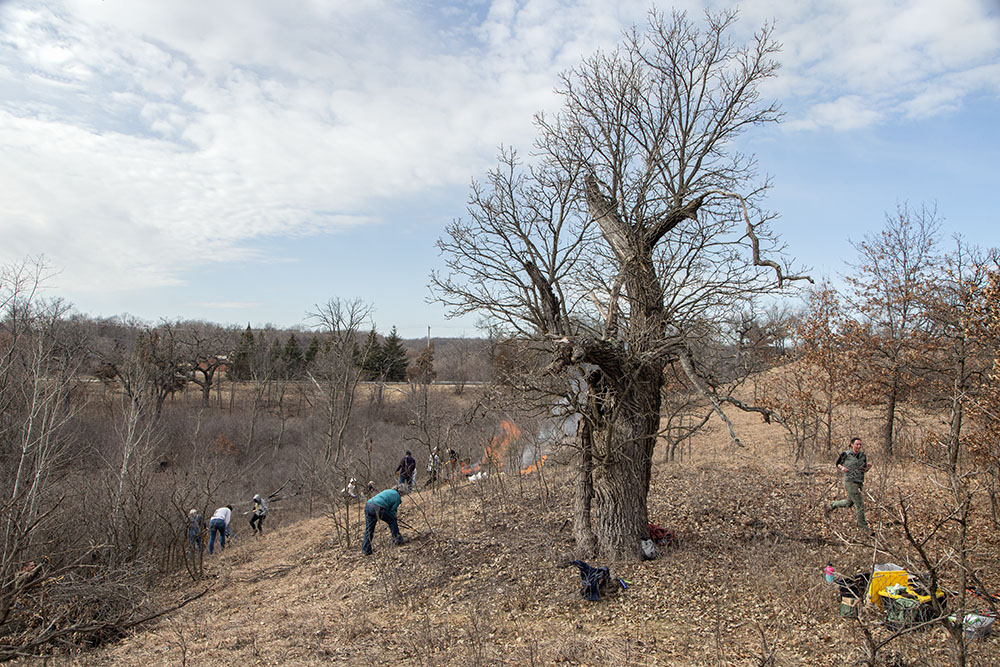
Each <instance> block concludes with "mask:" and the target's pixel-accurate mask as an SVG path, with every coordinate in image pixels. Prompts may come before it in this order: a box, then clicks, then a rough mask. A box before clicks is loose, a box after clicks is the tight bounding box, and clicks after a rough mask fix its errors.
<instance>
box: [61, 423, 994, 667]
mask: <svg viewBox="0 0 1000 667" xmlns="http://www.w3.org/2000/svg"><path fill="white" fill-rule="evenodd" d="M747 426H748V428H747V429H745V430H744V432H743V433H744V434H746V435H747V441H748V442H749V443H750V444H749V445H748V446H747V447H746V448H745V449H734V448H733V447H732V446H731V445H729V444H725V438H724V435H723V432H722V430H721V429H715V430H712V431H709V432H707V433H705V434H704V435H702V436H700V437H699V441H698V442H696V443H695V444H694V446H693V448H692V451H693V452H694V453H693V454H689V455H687V457H686V458H685V460H683V461H680V462H674V463H670V464H667V463H662V462H659V461H658V462H657V464H656V466H655V471H654V472H655V474H654V481H653V486H652V491H651V494H650V509H651V517H652V519H653V520H654V521H655V522H657V523H659V524H661V525H663V526H664V527H666V528H669V529H671V530H673V531H674V532H675V533H676V535H677V537H678V540H679V544H678V545H677V546H676V547H675V548H672V549H670V550H668V551H666V552H665V553H663V554H662V555H661V557H660V558H659V559H658V560H655V561H651V562H647V563H640V562H627V563H603V562H596V561H592V564H594V565H610V566H611V569H612V574H613V576H615V577H622V578H624V579H627V580H629V581H630V582H631V585H630V586H629V588H628V590H626V591H618V592H616V593H614V594H611V595H609V596H607V597H606V598H605V599H603V600H601V601H599V602H587V601H585V600H583V599H582V598H581V597H580V595H579V587H580V579H579V574H578V571H577V569H576V568H575V567H572V566H571V567H566V561H568V560H569V559H571V558H572V557H575V556H574V554H573V553H572V549H573V542H572V537H571V533H572V530H571V523H570V520H569V519H570V516H571V514H570V502H571V489H570V481H569V478H570V475H569V472H570V469H569V467H566V466H560V465H559V464H552V465H547V466H546V467H545V468H543V470H542V473H541V475H539V474H537V473H536V474H534V475H530V476H503V477H499V478H493V479H490V480H487V481H486V482H485V483H477V484H469V483H464V484H462V485H458V486H455V487H445V488H443V489H440V490H436V491H433V492H432V491H428V490H421V491H420V492H418V493H415V494H413V495H411V496H408V497H406V498H405V499H404V501H403V506H402V507H401V510H400V517H401V518H402V519H404V520H406V521H407V522H409V523H410V524H411V525H412V526H413V529H404V531H403V532H404V535H407V536H408V537H410V538H412V539H411V541H410V542H408V543H407V544H404V545H403V546H401V547H393V546H392V545H391V544H390V543H389V540H388V531H387V529H386V527H385V525H384V524H380V525H379V528H378V530H377V532H376V543H375V554H374V555H373V556H370V557H367V558H363V557H362V556H361V555H360V548H359V543H360V538H361V532H362V530H361V528H362V526H360V525H359V524H358V517H359V514H358V510H357V508H355V510H354V513H352V516H351V521H352V529H351V535H350V546H348V545H347V544H346V542H345V541H344V540H338V539H337V536H336V532H335V531H334V529H333V527H332V521H331V520H330V519H329V518H316V519H310V520H304V521H300V522H297V523H291V524H288V525H283V526H280V527H279V528H277V529H275V530H269V532H268V534H266V535H265V536H263V537H262V538H259V539H256V540H253V539H246V537H245V536H244V537H243V539H240V540H237V541H236V542H235V543H234V544H233V545H232V547H231V548H230V549H227V550H226V552H225V553H224V554H222V555H218V554H217V555H215V556H213V557H211V558H208V557H206V574H207V577H206V579H205V580H203V581H201V582H191V581H190V578H187V579H185V577H186V575H182V574H178V575H177V576H176V578H175V579H174V580H173V581H171V582H168V583H167V584H166V585H165V586H164V588H163V591H162V599H161V600H159V601H158V602H160V603H162V604H167V603H168V602H170V601H175V600H178V599H181V598H182V597H183V596H185V595H190V594H192V593H196V592H199V591H201V590H202V589H204V588H205V587H206V586H207V587H209V588H210V590H209V592H208V593H207V594H206V595H205V596H203V597H202V598H200V599H198V600H196V601H195V602H192V603H191V604H189V605H187V606H186V607H184V608H183V609H180V610H178V611H176V612H174V613H173V614H171V615H169V616H167V617H164V618H161V619H159V620H157V621H156V622H154V623H153V624H150V625H149V626H147V627H145V628H143V629H140V630H138V631H137V632H136V633H135V634H134V635H133V636H131V637H128V638H126V639H124V640H122V641H120V642H118V643H116V644H114V645H112V646H108V647H105V648H103V649H100V650H96V651H93V652H89V653H84V654H78V655H75V656H72V657H67V658H66V659H65V662H67V663H70V664H77V665H111V664H114V665H146V666H148V665H161V664H162V665H180V664H190V665H203V664H205V665H207V664H212V665H240V666H246V665H320V664H323V665H326V664H343V665H390V664H395V665H399V664H405V665H450V664H474V665H488V664H510V665H533V664H586V665H625V664H628V665H704V664H721V665H756V664H776V665H800V664H806V663H808V664H811V665H817V666H818V665H843V664H848V663H850V662H851V661H852V660H853V659H856V658H858V657H860V656H861V651H862V645H863V641H862V637H861V633H860V632H859V629H858V626H857V623H856V622H850V621H845V620H843V619H841V618H840V617H839V596H838V595H837V593H836V592H835V591H834V590H833V589H832V588H831V587H830V586H828V585H827V584H825V582H824V581H823V577H822V569H823V567H824V566H825V565H826V563H827V561H832V562H833V563H834V564H835V566H836V567H837V569H838V570H840V571H842V572H846V573H853V572H856V571H861V570H863V569H870V567H871V563H873V562H879V563H881V562H886V561H887V560H890V558H895V557H898V556H890V555H888V554H886V553H885V552H884V551H882V550H881V549H879V550H876V549H875V548H874V547H873V546H864V545H863V544H861V543H862V542H868V543H869V544H870V543H871V540H870V538H867V537H865V536H862V535H861V534H859V533H857V532H856V531H853V530H851V528H850V523H851V521H850V517H849V515H848V513H847V512H843V513H840V514H834V515H832V516H831V517H829V518H824V516H823V514H822V512H821V510H820V507H821V503H822V502H823V501H825V500H830V499H832V498H833V497H835V496H836V495H837V494H839V493H840V491H841V489H840V486H839V484H838V483H837V478H836V477H835V476H834V475H833V474H832V466H830V465H829V464H828V463H825V464H824V465H823V466H822V468H821V469H812V470H811V469H808V468H805V469H804V468H801V467H800V468H795V467H793V466H792V465H791V464H790V463H789V462H788V459H789V457H788V456H787V455H786V453H785V452H782V451H778V450H775V449H774V448H773V447H771V446H770V445H769V444H768V443H769V439H770V438H772V437H776V435H777V434H776V432H775V431H772V430H771V429H772V427H770V426H765V425H756V424H753V423H750V422H748V425H747ZM720 443H722V444H720ZM880 476H881V478H882V481H886V480H887V479H888V480H891V484H889V485H888V486H890V487H891V490H887V488H886V487H887V484H879V483H878V478H879V477H880ZM911 477H912V475H911ZM872 478H873V479H872V482H871V483H870V486H871V487H872V492H874V493H876V494H882V495H883V496H884V497H886V498H887V499H888V500H887V502H891V501H892V497H894V496H895V493H896V489H899V488H908V485H910V484H911V483H912V482H914V481H919V480H916V478H915V477H913V479H911V478H910V477H907V473H905V472H904V471H902V470H894V469H889V468H883V469H882V470H876V471H873V473H872ZM870 517H871V519H870V520H873V525H874V523H875V521H879V522H880V523H879V526H880V527H879V531H880V536H879V538H878V544H879V546H880V547H881V548H887V549H889V550H890V551H893V552H894V553H896V554H898V553H899V551H898V550H899V549H901V548H902V546H901V545H902V538H901V535H900V534H899V533H900V530H899V528H898V527H897V526H894V525H892V524H891V522H890V521H889V519H890V518H891V517H890V515H889V513H888V512H885V511H883V512H877V511H875V510H872V511H871V513H870ZM241 532H243V533H244V534H245V533H247V532H248V531H246V530H243V531H241ZM980 534H981V535H982V540H983V541H984V546H983V548H981V549H980V553H986V554H992V559H993V560H992V561H991V562H984V563H981V564H980V565H981V567H982V568H983V569H982V572H983V576H984V577H985V578H986V583H987V584H988V585H991V586H992V587H993V588H994V590H995V589H996V588H998V587H1000V576H998V573H1000V550H998V545H997V544H996V535H995V531H989V530H987V529H986V528H985V527H984V528H982V530H981V531H980ZM877 619H878V614H877V613H876V612H875V611H874V610H872V609H871V608H867V609H865V610H864V611H863V615H862V620H863V621H865V622H866V624H868V625H870V626H871V627H872V629H873V632H874V633H875V636H876V637H885V636H888V635H887V633H886V631H885V630H884V629H882V628H880V627H877ZM970 650H971V660H970V664H975V665H992V664H998V663H1000V640H998V639H996V638H994V639H991V640H988V641H986V642H981V643H976V644H972V645H971V646H970ZM883 654H886V655H890V656H892V657H893V659H894V660H896V662H895V663H893V664H897V665H903V664H906V665H909V664H930V665H933V664H944V663H946V662H947V655H948V653H947V639H946V637H945V633H944V632H943V631H942V630H941V629H929V630H922V631H920V632H916V633H913V634H911V635H908V636H905V637H902V638H899V639H897V640H895V641H894V642H893V643H892V644H891V645H890V646H889V647H887V648H886V649H884V650H883ZM772 655H773V662H766V661H767V659H768V657H769V656H772Z"/></svg>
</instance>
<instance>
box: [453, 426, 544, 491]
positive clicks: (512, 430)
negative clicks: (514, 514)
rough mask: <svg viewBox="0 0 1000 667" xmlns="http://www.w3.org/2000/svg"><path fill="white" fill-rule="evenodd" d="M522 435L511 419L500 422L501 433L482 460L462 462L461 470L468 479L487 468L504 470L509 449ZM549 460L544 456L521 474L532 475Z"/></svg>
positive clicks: (525, 468) (495, 437) (484, 453)
mask: <svg viewBox="0 0 1000 667" xmlns="http://www.w3.org/2000/svg"><path fill="white" fill-rule="evenodd" d="M522 435H523V434H522V431H521V429H520V428H518V426H517V424H515V423H514V422H512V421H510V420H509V419H502V420H500V427H499V432H498V433H497V434H496V435H494V436H493V438H492V439H491V440H490V444H489V445H487V447H486V450H485V451H484V452H483V458H482V460H481V461H479V462H477V463H471V464H470V463H468V462H466V461H460V462H459V470H460V471H461V473H462V474H463V475H465V476H466V477H470V476H472V475H477V474H479V473H482V472H483V470H484V468H486V467H488V468H492V469H494V470H503V467H504V456H505V455H506V453H507V449H508V448H509V447H510V445H511V444H512V443H514V442H516V441H517V440H518V439H519V438H521V436H522ZM547 458H548V455H545V456H542V457H541V458H539V459H536V460H535V462H534V463H532V464H530V465H528V466H525V467H523V468H521V471H520V472H521V474H522V475H530V474H531V473H533V472H535V471H536V470H538V468H539V467H541V466H543V465H545V459H547Z"/></svg>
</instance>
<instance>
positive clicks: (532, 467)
mask: <svg viewBox="0 0 1000 667" xmlns="http://www.w3.org/2000/svg"><path fill="white" fill-rule="evenodd" d="M547 458H549V455H548V454H543V455H542V458H540V459H538V460H537V461H535V462H534V463H532V464H531V465H530V466H528V467H527V468H521V474H522V475H530V474H531V473H533V472H535V471H536V470H538V469H539V468H541V467H542V466H543V465H545V459H547Z"/></svg>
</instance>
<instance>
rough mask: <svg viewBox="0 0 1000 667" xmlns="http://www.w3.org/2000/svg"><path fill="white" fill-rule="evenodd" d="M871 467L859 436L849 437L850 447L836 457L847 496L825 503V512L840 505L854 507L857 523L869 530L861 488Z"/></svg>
mask: <svg viewBox="0 0 1000 667" xmlns="http://www.w3.org/2000/svg"><path fill="white" fill-rule="evenodd" d="M871 467H872V464H871V463H869V462H868V457H867V456H866V455H865V453H864V452H863V451H861V438H851V447H850V449H848V450H847V451H846V452H841V454H840V456H839V457H838V458H837V469H838V470H840V471H841V472H843V473H844V488H845V489H846V490H847V498H846V499H844V500H835V501H833V502H832V503H830V504H829V505H827V506H826V511H827V513H829V512H831V511H833V510H835V509H840V508H841V507H854V516H855V517H856V518H857V520H858V525H859V526H861V528H863V529H864V530H870V529H869V527H868V522H867V521H866V520H865V500H864V494H863V489H864V484H865V473H866V472H867V471H868V469H869V468H871Z"/></svg>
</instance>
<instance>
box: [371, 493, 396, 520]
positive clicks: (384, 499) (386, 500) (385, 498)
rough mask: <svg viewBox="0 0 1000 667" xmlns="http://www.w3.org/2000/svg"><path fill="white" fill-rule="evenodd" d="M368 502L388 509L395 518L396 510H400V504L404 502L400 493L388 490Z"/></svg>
mask: <svg viewBox="0 0 1000 667" xmlns="http://www.w3.org/2000/svg"><path fill="white" fill-rule="evenodd" d="M368 502H370V503H375V504H376V505H378V506H379V507H384V508H386V509H387V510H389V511H390V512H392V515H393V516H395V515H396V510H398V509H399V504H400V503H401V502H403V498H402V497H401V496H400V495H399V491H397V490H396V489H386V490H385V491H383V492H381V493H379V494H377V495H375V496H374V497H373V498H372V499H371V500H369V501H368Z"/></svg>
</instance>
